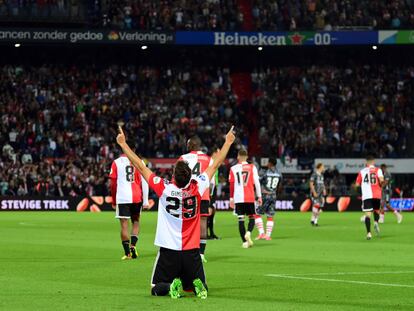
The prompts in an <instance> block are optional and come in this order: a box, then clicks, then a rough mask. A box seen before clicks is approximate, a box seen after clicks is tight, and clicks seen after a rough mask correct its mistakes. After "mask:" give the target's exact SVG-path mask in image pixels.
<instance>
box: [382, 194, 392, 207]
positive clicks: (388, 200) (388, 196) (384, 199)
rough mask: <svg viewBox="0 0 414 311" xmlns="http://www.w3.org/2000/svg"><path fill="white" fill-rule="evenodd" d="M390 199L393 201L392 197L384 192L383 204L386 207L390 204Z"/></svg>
mask: <svg viewBox="0 0 414 311" xmlns="http://www.w3.org/2000/svg"><path fill="white" fill-rule="evenodd" d="M390 199H391V195H390V194H389V193H387V192H384V191H383V192H382V200H381V201H382V204H383V205H386V204H390Z"/></svg>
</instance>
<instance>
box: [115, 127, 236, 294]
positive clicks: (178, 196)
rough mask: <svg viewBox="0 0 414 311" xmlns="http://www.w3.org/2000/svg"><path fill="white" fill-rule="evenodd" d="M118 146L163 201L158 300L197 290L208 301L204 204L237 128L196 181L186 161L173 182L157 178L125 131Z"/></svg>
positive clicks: (155, 279)
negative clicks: (202, 229) (202, 239)
mask: <svg viewBox="0 0 414 311" xmlns="http://www.w3.org/2000/svg"><path fill="white" fill-rule="evenodd" d="M119 132H120V133H119V134H118V136H117V138H116V140H117V143H118V144H119V145H120V146H121V148H122V150H123V151H124V153H125V154H126V156H127V157H128V159H129V160H130V161H131V163H132V164H133V165H134V166H135V167H136V168H137V169H138V171H139V172H140V173H141V174H142V176H143V177H144V179H145V180H146V181H147V182H148V184H149V186H150V187H151V189H153V190H154V191H155V193H156V194H157V196H158V197H159V203H158V220H157V231H156V235H155V243H154V244H155V245H156V246H159V247H160V250H159V252H158V255H157V259H156V260H155V265H154V270H153V274H152V280H151V293H152V295H155V296H165V295H167V294H170V296H171V297H172V298H178V297H180V293H181V290H182V289H183V288H184V289H185V290H191V289H192V290H194V292H195V294H196V295H197V297H200V298H207V285H206V280H205V275H204V269H203V264H202V262H201V257H200V251H199V247H200V205H201V204H200V202H201V198H202V196H203V194H204V192H205V191H208V188H209V181H210V180H211V178H212V177H213V175H214V173H215V171H216V170H217V168H218V167H219V166H220V164H221V163H222V162H223V161H224V159H225V158H226V155H227V153H228V151H229V149H230V147H231V145H232V144H233V142H234V140H235V136H234V133H233V127H231V129H230V131H229V132H228V133H227V135H226V140H225V143H224V144H223V147H222V148H221V150H220V152H219V153H218V154H217V155H216V157H215V158H214V161H213V163H212V165H211V166H209V167H208V168H207V169H206V170H205V172H204V173H203V174H201V175H199V176H197V177H196V178H192V177H191V176H192V172H191V169H190V168H189V166H188V165H187V163H186V162H184V161H177V163H176V165H175V167H174V172H173V181H172V182H169V181H167V180H163V179H161V178H160V177H158V176H156V175H155V174H154V173H153V172H152V171H151V170H150V169H149V168H147V167H146V166H145V165H144V164H143V163H142V160H141V159H140V158H139V157H138V156H137V155H136V154H135V153H134V152H133V151H132V150H131V149H130V148H129V146H128V144H127V143H126V139H125V135H124V133H123V131H122V128H121V127H119Z"/></svg>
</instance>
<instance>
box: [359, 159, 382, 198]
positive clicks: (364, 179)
mask: <svg viewBox="0 0 414 311" xmlns="http://www.w3.org/2000/svg"><path fill="white" fill-rule="evenodd" d="M380 178H384V174H383V173H382V170H381V169H380V168H378V167H375V166H374V165H370V166H367V167H365V168H364V169H362V170H360V171H359V173H358V177H357V179H356V183H357V184H358V185H361V191H362V200H367V199H381V195H382V188H381V184H380Z"/></svg>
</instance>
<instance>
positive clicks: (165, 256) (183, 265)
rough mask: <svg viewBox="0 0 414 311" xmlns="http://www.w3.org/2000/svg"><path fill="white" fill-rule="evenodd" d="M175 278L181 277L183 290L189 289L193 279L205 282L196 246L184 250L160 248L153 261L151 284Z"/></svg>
mask: <svg viewBox="0 0 414 311" xmlns="http://www.w3.org/2000/svg"><path fill="white" fill-rule="evenodd" d="M175 278H180V279H181V281H182V282H183V288H184V290H191V289H192V288H193V281H194V280H195V279H200V280H201V281H202V282H203V283H204V284H206V276H205V274H204V268H203V263H202V262H201V257H200V250H199V249H198V248H195V249H190V250H185V251H175V250H171V249H167V248H163V247H161V248H160V250H159V251H158V255H157V258H156V259H155V263H154V270H153V272H152V278H151V285H152V286H154V285H155V284H157V283H161V282H162V283H172V281H173V280H174V279H175Z"/></svg>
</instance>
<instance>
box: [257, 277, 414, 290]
mask: <svg viewBox="0 0 414 311" xmlns="http://www.w3.org/2000/svg"><path fill="white" fill-rule="evenodd" d="M265 276H270V277H274V278H284V279H297V280H307V281H322V282H337V283H351V284H364V285H378V286H390V287H407V288H414V285H405V284H391V283H373V282H364V281H350V280H337V279H320V278H308V277H302V276H293V275H283V274H265Z"/></svg>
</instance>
